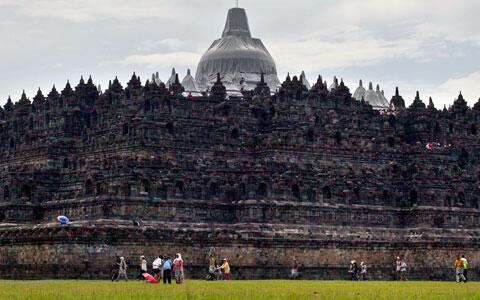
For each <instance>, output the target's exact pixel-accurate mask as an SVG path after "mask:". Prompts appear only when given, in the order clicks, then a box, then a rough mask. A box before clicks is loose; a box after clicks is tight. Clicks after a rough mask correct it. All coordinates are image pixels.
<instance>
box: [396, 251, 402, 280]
mask: <svg viewBox="0 0 480 300" xmlns="http://www.w3.org/2000/svg"><path fill="white" fill-rule="evenodd" d="M401 268H402V261H401V260H400V257H398V256H397V260H396V261H395V279H396V280H400V269H401Z"/></svg>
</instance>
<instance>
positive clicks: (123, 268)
mask: <svg viewBox="0 0 480 300" xmlns="http://www.w3.org/2000/svg"><path fill="white" fill-rule="evenodd" d="M120 277H123V278H124V279H125V281H128V277H127V263H126V262H125V258H124V257H123V256H122V257H120V265H119V268H118V278H117V281H119V280H120Z"/></svg>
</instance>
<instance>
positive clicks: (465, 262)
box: [461, 254, 468, 282]
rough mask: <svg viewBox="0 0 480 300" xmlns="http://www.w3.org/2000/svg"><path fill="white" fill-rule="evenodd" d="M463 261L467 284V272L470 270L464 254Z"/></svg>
mask: <svg viewBox="0 0 480 300" xmlns="http://www.w3.org/2000/svg"><path fill="white" fill-rule="evenodd" d="M461 259H462V261H463V277H465V282H467V281H468V277H467V276H468V274H467V270H468V260H467V259H466V258H465V254H462V258H461Z"/></svg>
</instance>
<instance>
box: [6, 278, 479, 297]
mask: <svg viewBox="0 0 480 300" xmlns="http://www.w3.org/2000/svg"><path fill="white" fill-rule="evenodd" d="M0 299H22V300H23V299H35V300H36V299H40V300H42V299H45V300H47V299H48V300H57V299H58V300H69V299H81V300H86V299H88V300H90V299H98V300H102V299H115V300H117V299H118V300H122V299H142V300H143V299H188V300H194V299H207V300H226V299H232V300H236V299H238V300H251V299H252V300H253V299H261V300H279V299H280V300H281V299H385V300H387V299H389V300H390V299H480V283H477V282H471V283H470V282H469V283H467V284H464V283H455V282H414V281H410V282H378V281H364V282H348V281H281V280H275V281H230V282H224V281H220V282H206V281H191V280H189V281H186V282H185V283H184V284H182V285H176V284H174V283H172V285H163V284H156V285H153V284H146V283H143V282H136V281H130V282H113V283H112V282H108V281H31V282H28V281H25V282H23V281H2V282H0Z"/></svg>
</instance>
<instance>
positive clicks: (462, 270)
mask: <svg viewBox="0 0 480 300" xmlns="http://www.w3.org/2000/svg"><path fill="white" fill-rule="evenodd" d="M467 271H468V261H467V259H466V258H465V255H464V254H462V255H461V256H460V255H459V256H457V259H456V260H455V279H456V281H457V282H462V281H463V282H465V283H466V282H467V281H468V277H467V276H468V274H467Z"/></svg>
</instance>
